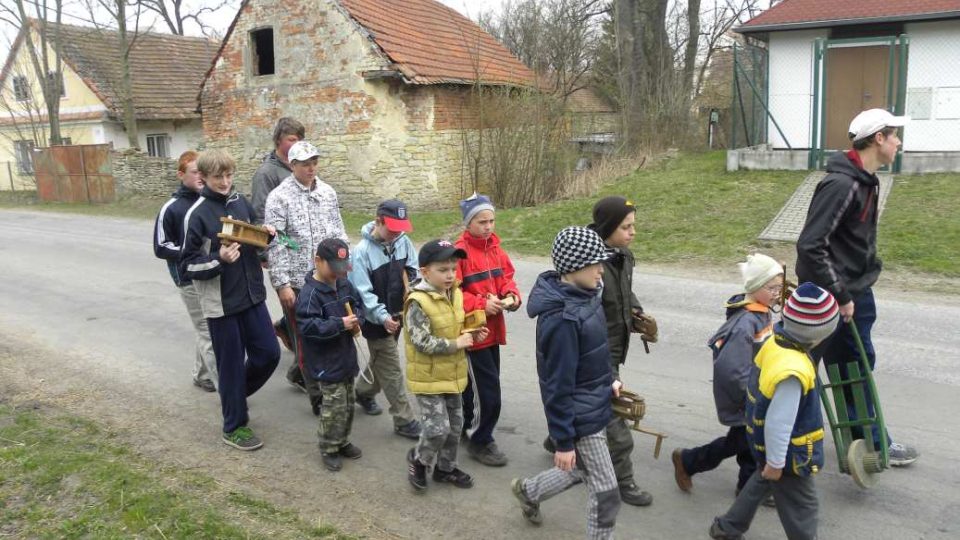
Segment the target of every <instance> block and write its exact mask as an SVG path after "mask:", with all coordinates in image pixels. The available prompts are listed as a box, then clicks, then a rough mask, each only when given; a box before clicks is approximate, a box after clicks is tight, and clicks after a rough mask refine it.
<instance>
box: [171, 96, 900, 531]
mask: <svg viewBox="0 0 960 540" xmlns="http://www.w3.org/2000/svg"><path fill="white" fill-rule="evenodd" d="M883 112H885V111H883ZM864 115H866V116H867V118H866V119H864V118H862V117H863V116H864ZM902 125H903V119H899V118H896V117H892V116H891V115H889V113H886V116H884V115H882V114H880V113H877V112H875V111H865V112H864V113H861V115H860V116H858V117H857V118H856V119H854V122H853V123H852V124H851V134H852V137H851V138H852V139H853V141H854V149H853V150H851V152H850V153H848V154H843V155H840V156H837V157H835V158H834V159H833V160H831V164H830V166H829V167H828V172H829V173H830V174H828V176H827V177H826V178H825V179H824V181H823V182H821V185H820V186H819V187H818V189H817V193H816V194H815V196H814V200H813V203H812V204H811V212H810V215H809V216H808V220H807V227H806V228H805V233H804V235H801V242H800V243H799V244H798V259H799V260H798V270H797V271H798V275H800V277H801V279H808V280H810V281H813V282H815V283H817V284H819V285H821V286H818V285H815V284H814V283H809V282H807V283H803V284H801V285H800V286H799V287H797V289H796V290H795V291H794V292H793V294H792V295H791V296H790V297H789V299H788V300H787V302H785V305H784V306H782V321H781V322H779V323H777V324H773V317H772V310H773V309H774V307H775V306H776V305H777V304H778V303H779V299H780V294H781V287H783V286H784V285H783V284H784V275H783V270H782V267H781V265H780V264H779V263H778V262H776V261H774V260H773V259H771V258H770V257H767V256H765V255H762V254H754V255H751V256H750V257H748V259H747V261H746V262H745V263H741V273H742V276H743V279H744V281H743V285H744V292H743V293H742V294H740V295H737V296H734V297H733V298H731V299H730V300H729V301H728V302H727V304H726V306H725V307H726V309H727V321H726V322H725V323H724V325H723V326H721V328H720V329H719V330H718V331H717V332H716V333H715V335H714V336H712V337H711V338H710V340H709V341H708V343H707V345H708V346H709V347H710V349H711V350H712V351H713V355H714V368H715V376H714V397H715V400H716V404H717V411H718V416H719V419H720V421H721V423H722V424H724V425H726V426H728V427H729V431H728V432H727V434H726V435H725V436H724V437H721V438H719V439H717V440H715V441H713V442H711V443H710V444H708V445H705V446H702V447H699V448H692V449H677V450H675V451H674V453H673V455H672V459H673V464H674V469H675V477H676V481H677V484H678V486H679V487H680V489H681V490H683V491H689V490H690V489H691V488H692V480H691V476H692V475H693V474H696V473H699V472H703V471H706V470H710V469H712V468H714V467H716V466H717V465H719V463H720V462H721V461H722V460H723V459H726V458H728V457H732V456H736V458H737V462H738V464H739V465H740V474H739V477H738V481H737V485H736V494H737V499H736V501H735V502H734V504H733V506H732V507H731V509H730V511H728V512H727V513H726V514H725V515H723V516H720V517H718V518H716V519H715V521H714V523H713V524H712V526H711V528H710V531H709V533H710V536H712V537H714V538H740V537H741V535H742V534H743V533H744V532H745V531H746V530H747V528H748V527H749V525H750V522H751V521H752V518H753V515H754V513H755V511H756V509H757V507H758V506H759V504H761V502H763V501H765V500H767V499H768V498H769V497H770V496H771V494H772V498H773V500H774V503H775V505H776V508H777V511H778V513H779V515H780V518H781V522H782V523H783V525H784V530H785V532H786V534H787V537H788V538H791V539H794V538H798V539H799V538H803V539H807V538H815V537H816V531H817V498H816V491H815V489H814V487H813V481H812V478H813V475H814V474H816V473H817V472H818V471H819V470H820V469H821V468H822V467H823V463H824V452H823V432H824V430H823V422H822V418H821V415H820V405H819V401H818V399H819V398H818V394H817V392H816V360H817V359H819V357H820V355H821V354H824V353H823V352H822V351H826V353H825V356H824V358H825V359H826V361H828V362H829V361H834V362H838V363H840V362H841V361H843V362H845V359H846V358H849V356H850V354H851V352H850V350H851V347H849V346H848V344H847V340H848V338H847V336H846V335H844V337H843V338H842V341H841V340H840V339H838V338H834V339H833V340H830V339H829V338H830V336H831V335H832V334H833V333H834V331H835V330H836V328H837V326H838V324H837V321H838V319H839V318H840V317H843V318H844V319H845V320H852V321H854V324H857V326H858V328H859V329H860V334H861V336H864V335H865V340H864V341H865V344H866V345H867V347H868V350H869V352H870V354H871V357H870V361H871V364H872V362H873V356H872V354H873V349H872V346H871V345H870V340H869V331H870V326H871V325H872V322H873V318H874V317H875V311H874V310H873V300H872V298H873V297H872V293H871V291H870V286H871V285H872V284H873V282H875V281H876V276H877V275H878V274H879V260H877V259H876V249H875V228H876V218H877V204H876V197H875V194H876V183H875V180H876V175H875V172H876V170H877V169H878V168H879V167H880V166H882V165H883V164H887V163H889V162H890V161H892V157H891V156H892V155H895V152H896V147H897V145H898V144H899V140H898V139H896V134H895V130H896V128H897V127H898V126H902ZM304 131H305V130H304V128H303V126H302V125H301V124H300V123H299V122H296V121H295V120H292V119H289V118H284V119H281V120H280V121H279V122H278V125H277V127H276V129H275V132H274V137H273V140H274V143H275V150H274V152H272V153H271V154H270V156H268V158H267V159H266V160H265V161H264V163H263V164H262V165H261V167H260V168H259V169H258V171H257V173H256V175H255V177H254V182H253V201H252V204H251V203H250V202H248V201H247V200H246V199H245V198H244V197H243V196H241V195H239V194H238V193H236V191H235V190H234V189H233V178H232V177H233V172H234V170H235V163H234V162H233V160H232V158H231V157H230V156H229V155H228V154H226V153H225V152H223V151H222V150H208V151H205V152H203V153H201V154H197V153H195V152H187V153H184V154H183V155H182V156H181V158H180V162H179V170H178V177H179V178H180V180H181V183H182V186H181V188H180V189H179V190H178V192H177V193H176V194H174V196H173V198H171V200H170V201H168V202H167V203H166V204H165V205H164V206H163V207H162V208H161V210H160V213H159V215H158V218H157V224H156V229H155V234H154V250H155V253H156V255H157V256H158V257H161V258H164V259H166V260H167V262H168V267H169V270H170V273H171V276H172V278H173V280H174V283H175V284H176V285H177V286H178V288H179V290H180V294H181V297H182V298H183V301H184V303H185V305H186V307H187V310H188V313H189V314H190V316H191V320H192V321H193V324H194V327H195V329H196V333H197V359H196V362H195V368H194V383H195V384H196V385H197V386H198V387H200V388H202V389H204V390H207V391H218V392H219V395H220V401H221V409H222V414H223V435H222V439H223V441H224V442H225V443H226V444H228V445H230V446H232V447H235V448H238V449H241V450H255V449H257V448H260V447H261V446H262V444H263V443H262V441H261V440H260V439H259V438H258V437H257V436H256V435H255V434H254V433H253V431H252V430H251V429H250V427H249V426H248V425H247V424H248V420H249V417H248V415H247V403H246V398H247V397H248V396H250V395H251V394H253V393H254V392H256V391H257V390H258V389H259V388H260V387H261V386H262V385H263V384H264V383H265V382H266V381H267V380H268V379H269V377H270V375H271V374H272V373H273V371H274V370H275V368H276V366H277V364H278V362H279V359H280V347H279V345H278V343H277V337H279V338H280V340H281V341H282V342H283V344H284V345H285V346H286V347H287V348H289V349H290V350H291V351H292V352H293V354H294V358H295V361H294V362H293V364H292V366H291V368H290V370H289V371H288V373H287V379H288V381H289V382H290V383H291V384H293V385H295V386H297V387H298V388H301V389H302V390H303V391H304V392H305V393H307V395H308V397H309V400H310V405H311V408H312V410H313V412H314V414H315V415H317V416H318V417H319V421H318V422H319V427H318V437H319V447H320V450H321V455H322V461H323V464H324V466H325V467H326V468H327V469H328V470H330V471H339V470H341V468H342V466H343V461H342V460H343V458H347V459H358V458H360V457H361V456H362V452H361V450H360V448H358V447H357V446H356V445H354V444H353V443H352V442H351V441H350V432H351V426H352V422H353V414H354V410H355V406H360V407H361V409H362V410H363V411H364V412H365V413H366V414H370V415H376V414H380V413H381V412H382V410H381V409H380V407H379V405H378V404H377V403H376V400H375V397H376V395H377V394H378V393H379V392H380V391H383V392H384V394H385V395H386V398H387V401H388V402H389V405H390V407H389V413H390V414H391V416H392V417H393V427H394V431H395V433H396V434H398V435H400V436H403V437H407V438H410V439H416V440H417V442H416V444H415V446H414V447H412V448H411V449H410V450H409V452H408V453H407V462H408V470H407V477H408V481H409V482H410V484H411V485H412V486H413V488H415V489H416V490H418V491H422V490H425V489H427V487H428V482H427V475H428V473H429V472H430V470H431V469H432V474H431V475H430V476H431V478H432V480H433V481H434V482H440V483H449V484H452V485H454V486H456V487H460V488H469V487H472V486H473V478H472V477H471V475H469V474H468V473H466V472H465V471H463V470H462V469H460V468H459V463H458V460H457V456H458V449H459V445H460V443H461V440H464V441H465V442H466V443H467V444H466V448H467V452H468V454H469V455H470V456H471V457H472V458H473V459H475V460H476V461H478V462H480V463H482V464H484V465H488V466H503V465H506V464H507V462H508V459H507V457H506V455H505V454H504V453H503V451H502V450H500V448H499V447H498V446H497V444H496V441H495V438H494V431H495V427H496V424H497V421H498V419H499V416H500V413H501V391H500V347H501V346H503V345H506V321H505V317H504V314H505V312H510V311H516V310H518V309H519V308H520V307H521V305H523V304H524V302H523V300H522V295H521V293H520V291H519V289H518V287H517V284H516V282H515V281H514V268H513V264H512V263H511V261H510V258H509V256H507V254H506V252H504V251H503V250H502V249H501V247H500V244H499V239H498V237H497V236H496V234H495V232H494V229H495V207H494V205H493V202H492V201H491V200H490V199H489V198H487V197H485V196H483V195H477V194H474V195H473V196H472V197H470V198H467V199H465V200H463V201H461V203H460V209H461V213H462V216H463V225H464V229H465V230H464V232H463V233H462V235H461V236H460V237H459V238H458V239H457V240H456V241H455V242H449V241H446V240H433V241H430V242H427V243H425V244H424V245H423V246H421V248H420V250H419V253H417V251H416V249H415V247H414V245H413V243H412V242H411V240H410V238H409V237H408V236H407V233H409V232H410V231H411V230H412V224H411V222H410V216H409V212H408V211H407V208H406V207H405V205H404V204H403V203H402V202H400V201H398V200H392V199H391V200H387V201H383V202H382V203H381V204H380V205H379V206H378V208H377V211H376V215H375V219H374V220H373V221H371V222H370V223H367V224H366V225H364V227H363V228H362V230H361V240H360V242H359V243H358V244H357V246H356V248H355V249H353V250H351V249H350V246H349V244H348V240H347V235H346V231H345V228H344V225H343V220H342V218H341V216H340V213H339V203H338V200H337V195H336V192H335V191H334V190H333V188H332V187H331V186H329V185H328V184H326V183H324V182H323V181H322V180H320V179H319V178H318V177H317V176H316V169H317V164H318V161H319V157H320V152H319V151H318V150H317V148H316V147H314V146H313V145H311V144H310V143H308V142H306V141H304V140H303V139H304V136H305V133H304ZM864 141H866V142H864ZM890 148H893V154H891V153H890ZM834 162H836V163H834ZM844 190H846V191H845V195H844V197H841V195H843V194H839V193H840V192H841V191H844ZM871 193H873V194H874V195H871ZM840 200H842V202H841V203H837V202H835V201H840ZM636 211H637V209H636V206H635V205H634V204H633V203H632V202H631V201H629V200H627V199H626V198H624V197H616V196H614V197H606V198H604V199H601V200H600V201H598V202H597V204H596V205H595V206H594V209H593V222H592V223H591V224H590V225H589V226H587V227H576V226H574V227H567V228H564V229H563V230H561V231H560V232H559V234H558V235H557V237H556V239H555V240H554V243H553V248H552V262H553V266H554V269H553V270H549V271H546V272H544V273H542V274H541V275H540V276H539V277H538V278H537V281H536V284H535V285H534V287H533V289H532V291H531V293H530V296H529V298H528V301H527V302H526V312H527V315H528V316H530V317H531V318H536V319H537V331H536V360H537V374H538V378H539V383H540V392H541V398H542V401H543V406H544V413H545V416H546V420H547V426H548V432H549V436H548V438H547V440H545V441H544V447H545V449H547V450H548V451H550V452H551V453H553V455H554V467H553V468H551V469H549V470H547V471H543V472H541V473H539V474H537V475H535V476H531V477H528V478H516V479H514V480H513V482H512V483H511V489H512V492H513V495H514V496H515V497H516V498H517V500H518V502H519V504H520V507H521V510H522V514H523V516H524V517H525V518H526V519H527V520H528V521H529V522H531V523H533V524H537V525H539V524H540V523H541V522H542V515H541V513H540V504H541V503H542V502H543V501H545V500H547V499H549V498H550V497H553V496H554V495H556V494H558V493H560V492H562V491H564V490H566V489H568V488H570V487H572V486H573V485H575V484H577V483H581V482H582V483H585V484H586V486H587V490H588V494H589V495H588V500H589V505H588V516H587V537H588V538H611V537H612V536H613V531H614V528H615V523H616V516H617V514H618V511H619V508H620V504H621V501H622V502H626V503H628V504H632V505H636V506H646V505H649V504H651V503H652V500H653V498H652V496H651V495H650V494H649V493H647V492H645V491H642V490H641V489H640V488H639V487H637V485H636V482H635V480H634V475H633V464H632V460H631V457H630V455H631V452H632V449H633V439H632V436H631V433H630V431H629V429H628V428H627V426H626V424H625V422H624V421H623V420H622V419H620V418H617V417H616V416H614V415H613V414H612V411H611V405H610V401H611V398H613V397H615V396H617V395H619V392H620V389H621V387H622V383H621V382H620V376H619V370H620V366H621V365H622V364H623V362H624V361H625V360H626V356H627V352H628V349H629V344H630V337H631V335H632V334H634V333H639V334H641V335H640V337H641V338H642V339H643V340H644V341H645V342H647V341H656V339H657V336H656V334H655V333H654V334H651V333H650V330H649V327H644V326H643V325H639V324H637V320H638V318H639V317H640V316H641V315H643V308H642V307H641V305H640V302H639V301H638V299H637V297H636V296H635V294H634V293H633V290H632V276H633V268H634V257H633V254H632V252H631V251H630V249H629V245H630V243H631V242H632V240H633V238H634V235H635V220H636ZM824 214H826V215H824ZM226 216H229V217H232V218H234V219H237V220H241V221H247V222H251V223H262V224H263V226H264V227H265V228H266V230H267V231H268V232H269V234H270V235H271V242H270V245H269V247H268V248H267V249H266V250H258V249H256V248H254V247H251V246H248V245H242V244H239V243H231V242H221V240H220V238H219V237H218V235H217V233H219V232H220V231H221V223H220V218H222V217H226ZM856 258H866V264H865V265H864V264H863V262H862V261H860V260H859V259H857V260H853V259H856ZM262 267H267V268H268V269H269V271H270V282H271V285H272V286H273V288H274V289H275V291H276V293H277V295H278V299H279V301H280V304H281V306H282V310H283V317H282V318H281V319H280V320H279V321H278V322H277V323H273V322H272V321H271V319H270V316H269V313H268V312H267V309H266V304H265V300H266V291H265V287H264V285H263V274H262ZM864 269H865V270H864ZM865 274H866V275H865ZM477 318H479V319H481V320H484V321H485V322H484V324H483V325H482V326H479V327H475V326H473V325H469V324H468V321H470V320H473V319H477ZM841 328H842V326H841ZM401 333H402V337H403V342H404V343H403V345H404V350H405V359H406V369H405V371H404V370H403V369H402V368H401V362H400V356H399V340H400V337H401ZM361 335H362V337H363V338H364V339H365V340H366V343H367V350H368V351H369V354H368V359H367V360H368V361H367V362H366V365H365V366H363V367H364V369H363V370H362V371H361V369H360V368H361V366H360V364H359V362H358V355H359V351H358V347H357V343H358V342H357V338H358V337H359V336H361ZM818 346H819V347H818ZM408 391H409V392H410V393H412V394H413V396H414V397H415V400H416V402H417V409H418V410H419V416H417V415H416V414H415V413H414V408H413V407H412V404H411V403H410V400H409V398H408ZM884 444H889V445H890V453H891V460H892V462H893V463H894V464H898V465H906V464H909V463H911V462H912V461H913V460H915V459H916V452H915V450H913V449H912V448H909V447H907V446H905V445H894V443H892V441H884Z"/></svg>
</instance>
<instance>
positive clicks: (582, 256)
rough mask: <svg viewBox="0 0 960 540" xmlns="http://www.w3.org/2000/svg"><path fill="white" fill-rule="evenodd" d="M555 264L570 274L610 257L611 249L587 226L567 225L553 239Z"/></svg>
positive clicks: (560, 270)
mask: <svg viewBox="0 0 960 540" xmlns="http://www.w3.org/2000/svg"><path fill="white" fill-rule="evenodd" d="M551 256H552V257H553V266H554V268H556V269H557V272H559V273H560V274H569V273H571V272H576V271H577V270H580V269H582V268H585V267H587V266H590V265H591V264H596V263H598V262H603V261H605V260H607V259H609V258H610V256H611V253H610V250H609V249H607V246H605V245H604V244H603V240H602V239H601V238H600V235H598V234H597V233H596V232H594V231H593V230H591V229H588V228H586V227H567V228H565V229H563V230H562V231H560V232H559V233H557V238H556V239H555V240H554V241H553V251H552V253H551Z"/></svg>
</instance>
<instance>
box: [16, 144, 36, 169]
mask: <svg viewBox="0 0 960 540" xmlns="http://www.w3.org/2000/svg"><path fill="white" fill-rule="evenodd" d="M13 147H14V156H15V157H16V160H17V173H18V174H31V175H32V174H33V173H34V168H33V150H34V149H35V148H36V147H37V145H36V144H34V142H33V141H32V140H30V139H21V140H19V141H14V143H13Z"/></svg>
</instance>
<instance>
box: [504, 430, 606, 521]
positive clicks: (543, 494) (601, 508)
mask: <svg viewBox="0 0 960 540" xmlns="http://www.w3.org/2000/svg"><path fill="white" fill-rule="evenodd" d="M575 448H576V452H577V466H576V467H574V468H573V470H570V471H562V470H560V469H558V468H557V467H554V468H552V469H547V470H546V471H543V472H541V473H540V474H538V475H536V476H533V477H531V478H527V479H526V480H524V481H523V483H522V485H521V488H522V490H523V494H524V495H526V496H527V498H528V499H529V500H530V501H531V502H534V503H537V504H540V503H541V502H543V501H545V500H547V499H549V498H551V497H553V496H555V495H558V494H560V493H562V492H564V491H566V490H568V489H570V488H571V487H572V486H574V485H576V484H579V483H580V482H586V484H587V493H588V494H589V496H588V498H587V538H589V539H591V540H593V539H597V540H606V539H609V538H613V529H614V526H615V525H616V523H617V513H619V511H620V490H619V489H618V488H617V478H616V476H615V475H614V472H613V463H612V462H611V461H610V450H609V449H608V448H607V437H606V435H605V434H604V432H602V431H601V432H600V433H594V434H593V435H588V436H586V437H583V438H582V439H580V440H578V441H577V442H576V443H575Z"/></svg>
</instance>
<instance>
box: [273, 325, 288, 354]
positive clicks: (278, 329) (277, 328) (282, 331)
mask: <svg viewBox="0 0 960 540" xmlns="http://www.w3.org/2000/svg"><path fill="white" fill-rule="evenodd" d="M273 333H274V334H276V335H277V337H278V338H280V343H283V346H284V347H286V349H287V350H288V351H293V342H292V341H290V334H288V333H287V325H285V324H283V319H280V320H279V321H277V322H275V323H273Z"/></svg>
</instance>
